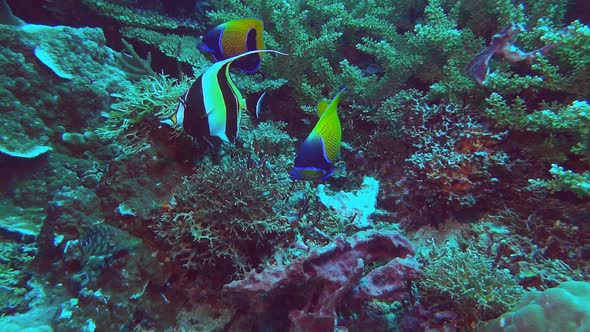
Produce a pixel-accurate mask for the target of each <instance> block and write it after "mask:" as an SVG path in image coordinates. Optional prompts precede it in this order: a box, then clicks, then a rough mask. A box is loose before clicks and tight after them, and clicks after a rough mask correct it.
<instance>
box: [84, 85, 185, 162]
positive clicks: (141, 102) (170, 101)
mask: <svg viewBox="0 0 590 332" xmlns="http://www.w3.org/2000/svg"><path fill="white" fill-rule="evenodd" d="M189 86H190V85H189V81H188V78H187V77H186V76H183V77H182V78H181V79H180V80H177V79H174V78H171V77H169V76H166V75H164V74H159V75H155V76H145V77H144V78H142V79H141V80H140V81H139V82H138V83H137V84H135V85H134V86H131V87H129V88H128V89H126V90H124V91H122V92H121V93H117V94H112V96H113V97H115V98H117V101H116V102H114V103H113V104H112V105H111V109H110V111H109V112H105V113H103V116H104V117H106V120H105V122H104V124H103V126H101V127H99V128H97V129H96V134H98V136H99V137H100V138H102V139H104V140H116V141H118V142H119V145H120V154H121V157H125V156H129V155H130V154H134V153H137V152H139V151H141V150H144V149H146V148H147V147H148V142H147V138H148V136H149V132H150V131H151V130H153V129H154V128H155V126H154V125H150V123H153V122H154V121H157V119H158V118H159V117H165V116H167V115H170V114H172V113H173V112H174V110H176V107H177V104H178V98H179V97H180V96H182V95H183V94H184V93H185V92H186V91H187V90H188V88H189ZM150 117H151V120H152V121H151V122H150V121H149V120H150Z"/></svg>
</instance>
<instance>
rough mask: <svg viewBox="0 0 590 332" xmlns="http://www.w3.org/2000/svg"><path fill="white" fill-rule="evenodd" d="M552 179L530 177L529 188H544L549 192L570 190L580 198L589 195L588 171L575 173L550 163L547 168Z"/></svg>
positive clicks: (589, 172)
mask: <svg viewBox="0 0 590 332" xmlns="http://www.w3.org/2000/svg"><path fill="white" fill-rule="evenodd" d="M549 172H550V173H551V175H552V176H553V179H549V180H543V179H530V180H529V184H530V185H529V188H530V189H546V190H549V191H550V192H556V191H571V192H573V193H574V194H576V195H577V196H578V197H580V198H584V197H590V171H586V172H583V173H576V172H574V171H572V170H565V169H564V168H563V167H562V166H558V165H557V164H552V165H551V169H550V170H549Z"/></svg>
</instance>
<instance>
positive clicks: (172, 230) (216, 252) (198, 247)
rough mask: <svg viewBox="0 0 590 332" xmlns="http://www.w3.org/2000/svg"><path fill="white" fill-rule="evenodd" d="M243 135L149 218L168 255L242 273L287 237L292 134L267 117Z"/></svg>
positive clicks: (198, 266) (190, 264)
mask: <svg viewBox="0 0 590 332" xmlns="http://www.w3.org/2000/svg"><path fill="white" fill-rule="evenodd" d="M244 137H245V139H244V143H243V145H241V146H239V147H236V148H235V149H233V150H232V151H231V152H230V153H229V155H227V156H225V157H223V158H222V160H220V161H218V162H213V161H207V160H205V161H202V162H201V163H200V165H198V166H197V167H196V168H195V170H194V174H193V175H191V176H188V177H185V178H183V181H182V183H181V184H180V185H179V186H178V188H177V189H176V190H175V192H174V193H173V196H172V199H171V200H170V203H169V204H167V205H166V206H165V207H164V211H163V213H162V215H161V217H160V218H159V220H158V221H157V223H156V224H155V225H153V228H154V231H155V232H156V234H157V236H158V237H159V238H160V239H161V240H162V241H163V242H164V243H165V244H166V245H167V247H168V248H169V252H170V254H171V256H172V257H173V259H174V260H175V261H176V262H178V264H180V265H182V266H183V267H185V268H187V269H190V270H203V269H205V270H207V271H216V273H218V274H220V275H221V276H222V277H226V276H228V275H232V274H233V275H240V274H242V273H244V272H246V271H248V270H249V269H251V268H253V267H256V266H257V265H258V264H259V263H260V262H261V260H262V259H263V258H264V257H265V256H268V255H270V254H272V253H273V252H274V250H275V246H276V245H280V244H282V243H284V241H285V240H286V239H287V238H289V235H288V231H289V229H290V225H289V224H288V223H287V222H286V213H287V210H288V207H287V205H286V202H287V198H288V196H289V195H290V189H291V187H292V184H291V182H290V180H289V178H288V173H287V167H288V166H287V165H288V164H287V163H288V162H290V161H291V160H292V158H293V156H294V150H293V147H292V141H291V139H290V138H289V136H288V135H286V134H285V133H283V132H282V131H281V129H280V125H276V124H270V123H267V124H263V125H261V126H259V127H257V128H255V129H252V130H251V131H250V132H249V133H247V134H245V135H244ZM212 268H215V270H212Z"/></svg>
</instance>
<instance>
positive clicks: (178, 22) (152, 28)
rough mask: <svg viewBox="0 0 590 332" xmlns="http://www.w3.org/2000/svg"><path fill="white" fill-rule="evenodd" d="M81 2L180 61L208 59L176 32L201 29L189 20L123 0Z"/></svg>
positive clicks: (132, 36)
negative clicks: (168, 15)
mask: <svg viewBox="0 0 590 332" xmlns="http://www.w3.org/2000/svg"><path fill="white" fill-rule="evenodd" d="M82 3H83V4H84V5H85V6H87V7H88V8H90V9H91V10H93V11H95V12H97V13H98V14H99V15H102V16H105V17H108V18H111V19H113V20H115V21H117V22H118V23H119V24H120V25H121V26H122V28H121V29H120V32H121V34H122V35H123V36H124V37H125V38H128V39H133V40H137V41H139V42H141V43H144V44H147V45H151V46H153V47H155V48H156V49H158V50H159V51H160V52H162V53H163V54H164V55H166V56H168V57H171V58H173V59H176V60H177V61H180V62H185V63H191V64H196V65H199V64H201V63H203V62H207V60H205V58H204V56H203V55H201V54H200V53H199V52H198V50H197V49H196V44H197V41H196V39H195V38H194V37H192V36H184V35H181V34H179V32H178V30H184V31H191V30H192V31H194V32H197V31H200V30H201V26H200V25H199V24H197V23H195V22H192V21H191V20H187V19H177V18H172V17H167V16H164V15H162V14H159V13H158V12H157V11H152V10H146V9H140V8H138V7H136V6H133V5H130V4H129V3H128V2H126V1H122V0H98V1H95V0H83V1H82ZM136 5H137V4H136Z"/></svg>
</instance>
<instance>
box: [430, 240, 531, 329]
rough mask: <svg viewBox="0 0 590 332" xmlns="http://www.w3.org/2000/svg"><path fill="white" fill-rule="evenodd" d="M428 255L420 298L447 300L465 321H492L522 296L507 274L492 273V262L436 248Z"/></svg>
mask: <svg viewBox="0 0 590 332" xmlns="http://www.w3.org/2000/svg"><path fill="white" fill-rule="evenodd" d="M431 252H432V255H431V256H430V257H425V259H426V261H427V262H428V264H425V266H424V279H422V280H421V281H420V288H422V289H423V291H424V293H423V294H422V297H423V299H424V300H426V299H427V298H428V296H437V295H438V296H443V297H445V298H447V301H448V302H449V303H452V307H453V308H455V310H457V311H458V312H459V313H461V314H462V315H463V316H464V319H465V320H471V321H476V320H479V319H482V318H483V319H485V318H492V317H496V316H497V315H498V314H501V313H503V312H504V311H506V310H507V309H509V308H510V307H511V306H512V305H514V304H515V303H516V301H518V299H519V298H520V296H521V295H522V293H523V289H522V288H521V287H520V286H519V285H518V284H517V283H516V281H515V279H514V277H513V276H512V275H511V274H510V272H509V271H508V270H502V269H494V268H493V267H492V261H491V260H489V259H486V258H485V256H482V255H483V254H482V253H480V252H477V251H476V250H474V249H470V248H468V249H467V250H464V251H462V250H459V249H458V248H447V247H445V246H444V245H436V246H435V247H434V248H432V251H431ZM437 302H439V301H437ZM449 309H450V308H449ZM447 310H448V309H447Z"/></svg>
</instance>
